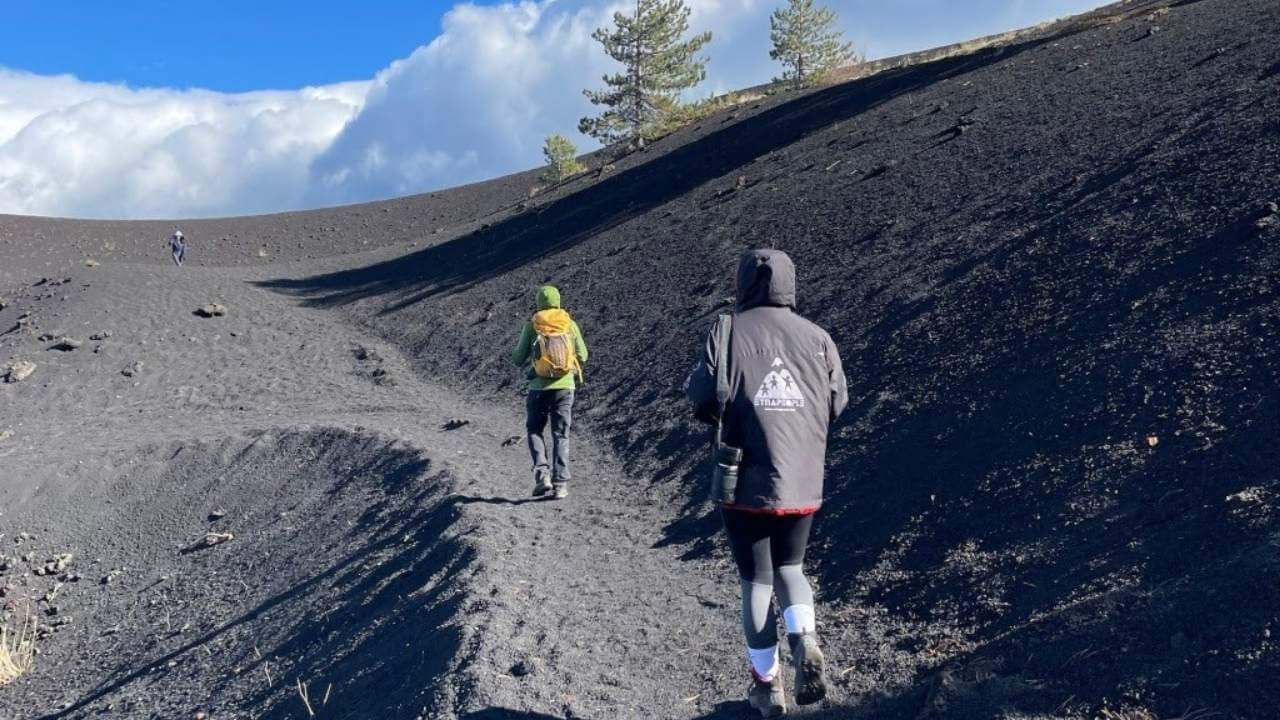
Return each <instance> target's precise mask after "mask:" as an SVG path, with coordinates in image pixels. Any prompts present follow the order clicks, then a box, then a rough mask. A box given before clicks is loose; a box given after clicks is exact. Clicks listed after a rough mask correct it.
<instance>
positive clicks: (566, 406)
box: [524, 390, 573, 483]
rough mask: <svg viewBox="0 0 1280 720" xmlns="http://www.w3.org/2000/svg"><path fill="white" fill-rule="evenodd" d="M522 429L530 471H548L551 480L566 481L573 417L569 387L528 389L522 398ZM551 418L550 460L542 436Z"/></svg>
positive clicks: (571, 393) (571, 396)
mask: <svg viewBox="0 0 1280 720" xmlns="http://www.w3.org/2000/svg"><path fill="white" fill-rule="evenodd" d="M525 412H526V415H525V423H524V428H525V431H526V432H527V433H528V435H529V455H530V456H532V457H533V470H534V472H535V473H537V472H547V471H550V472H551V481H552V482H556V483H567V482H569V425H570V424H571V422H572V419H573V391H572V390H530V391H529V396H528V397H527V398H526V399H525ZM548 420H550V421H551V445H552V447H551V462H550V463H548V462H547V445H546V442H545V440H544V439H543V437H542V434H543V432H544V431H545V430H546V429H547V421H548Z"/></svg>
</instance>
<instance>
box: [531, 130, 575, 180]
mask: <svg viewBox="0 0 1280 720" xmlns="http://www.w3.org/2000/svg"><path fill="white" fill-rule="evenodd" d="M542 154H543V155H544V156H546V158H547V169H546V170H545V171H544V172H543V173H542V178H541V179H542V181H543V182H548V183H558V182H562V181H564V180H567V179H569V178H570V177H573V176H574V175H577V174H578V173H580V172H582V171H583V167H582V164H581V163H579V162H578V148H576V147H574V146H573V143H572V142H570V141H569V138H567V137H565V136H563V135H548V136H547V141H546V143H545V144H544V145H543V146H542Z"/></svg>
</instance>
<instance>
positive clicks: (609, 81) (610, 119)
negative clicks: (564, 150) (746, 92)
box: [578, 0, 711, 146]
mask: <svg viewBox="0 0 1280 720" xmlns="http://www.w3.org/2000/svg"><path fill="white" fill-rule="evenodd" d="M613 22H614V25H615V27H614V29H613V30H610V29H608V28H599V29H598V30H596V31H595V33H594V34H593V35H592V37H593V38H595V39H596V40H598V41H599V42H600V44H601V45H603V46H604V51H605V53H607V54H608V55H609V57H611V58H613V59H614V60H617V61H618V62H620V63H622V64H623V66H624V71H623V72H620V73H617V74H614V75H605V76H604V83H605V85H606V86H608V87H607V88H606V89H604V90H584V91H583V93H584V94H585V95H586V96H587V98H588V99H590V100H591V102H592V103H593V104H595V105H603V106H604V107H605V108H606V109H605V110H604V112H603V113H601V114H600V115H599V116H598V117H591V118H583V119H582V121H581V122H579V123H578V130H579V131H580V132H582V133H585V134H587V135H590V136H592V137H595V138H597V139H599V140H601V141H602V142H604V143H606V144H612V143H615V142H618V141H620V140H629V141H631V142H632V143H634V144H636V145H638V146H642V145H643V144H644V139H645V137H646V135H647V134H648V133H650V132H652V131H653V130H654V129H655V128H657V127H659V126H660V125H661V122H662V120H663V118H664V117H665V116H666V115H667V114H669V113H670V112H671V111H672V110H673V109H675V108H676V107H678V106H679V102H680V101H679V97H680V93H681V91H684V90H687V89H689V88H691V87H693V86H695V85H697V84H698V83H700V82H702V80H703V79H704V78H705V77H706V75H707V70H706V66H707V59H706V58H704V57H698V56H697V54H698V51H699V50H701V49H702V47H703V46H704V45H706V44H707V43H708V42H710V41H711V33H710V32H704V33H701V34H699V35H695V36H694V37H692V38H689V39H688V40H685V39H684V34H685V33H686V32H688V30H689V8H688V6H686V5H685V4H684V0H636V6H635V12H634V13H633V14H632V15H630V16H628V15H625V14H623V13H614V15H613Z"/></svg>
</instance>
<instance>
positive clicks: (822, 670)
mask: <svg viewBox="0 0 1280 720" xmlns="http://www.w3.org/2000/svg"><path fill="white" fill-rule="evenodd" d="M787 644H788V645H790V646H791V662H792V663H793V664H794V665H795V668H796V704H797V705H812V704H814V703H816V702H821V701H822V699H823V698H824V697H826V696H827V670H826V664H827V662H826V658H824V657H823V656H822V649H821V648H819V647H818V636H817V635H816V634H814V633H811V632H807V633H801V634H791V635H787Z"/></svg>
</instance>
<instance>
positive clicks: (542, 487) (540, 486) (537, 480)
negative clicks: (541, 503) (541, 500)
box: [533, 470, 551, 497]
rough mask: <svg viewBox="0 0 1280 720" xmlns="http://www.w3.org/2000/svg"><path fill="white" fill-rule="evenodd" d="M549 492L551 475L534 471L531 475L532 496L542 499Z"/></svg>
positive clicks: (544, 471) (543, 471)
mask: <svg viewBox="0 0 1280 720" xmlns="http://www.w3.org/2000/svg"><path fill="white" fill-rule="evenodd" d="M549 492H551V474H550V473H548V472H547V471H546V470H536V471H534V473H533V496H534V497H542V496H543V495H546V494H547V493H549Z"/></svg>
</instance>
